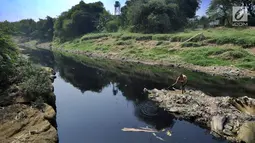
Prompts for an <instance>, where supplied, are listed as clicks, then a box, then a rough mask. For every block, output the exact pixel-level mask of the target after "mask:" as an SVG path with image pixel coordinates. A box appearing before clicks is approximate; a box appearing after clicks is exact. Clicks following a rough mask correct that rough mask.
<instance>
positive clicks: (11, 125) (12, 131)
mask: <svg viewBox="0 0 255 143" xmlns="http://www.w3.org/2000/svg"><path fill="white" fill-rule="evenodd" d="M24 64H25V63H24ZM26 64H29V63H26ZM25 66H27V65H23V66H19V67H18V69H19V72H20V75H18V76H24V77H22V78H21V81H20V82H14V83H13V84H11V85H9V86H8V88H7V89H6V90H4V91H2V92H1V96H0V97H1V98H0V105H1V109H0V119H1V120H0V123H1V126H0V132H1V133H0V140H1V141H3V142H49V143H55V142H57V140H58V135H57V129H56V128H57V125H56V105H55V95H54V94H53V93H52V91H53V86H52V82H53V77H54V76H53V72H51V70H49V69H40V68H36V67H33V66H31V67H29V68H34V69H28V68H27V67H25ZM28 70H30V71H28ZM24 73H25V74H28V75H25V74H24ZM29 74H31V75H29ZM27 78H28V79H27Z"/></svg>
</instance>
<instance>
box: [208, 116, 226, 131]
mask: <svg viewBox="0 0 255 143" xmlns="http://www.w3.org/2000/svg"><path fill="white" fill-rule="evenodd" d="M225 121H226V117H225V116H219V115H217V116H213V117H212V121H211V130H212V131H214V132H216V133H220V132H222V131H223V124H224V122H225Z"/></svg>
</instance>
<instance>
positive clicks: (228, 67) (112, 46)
mask: <svg viewBox="0 0 255 143" xmlns="http://www.w3.org/2000/svg"><path fill="white" fill-rule="evenodd" d="M252 31H254V30H252V29H243V30H236V29H225V28H224V29H209V30H203V31H191V32H183V33H175V34H154V35H150V34H133V33H131V34H128V33H105V34H104V33H101V34H87V35H84V36H83V37H81V38H77V39H75V40H73V41H68V42H65V43H53V47H54V49H55V50H61V51H65V52H71V53H74V54H81V55H87V56H90V57H96V58H102V57H103V58H107V59H113V60H121V61H128V62H136V63H143V64H148V65H161V66H166V67H180V68H186V69H189V70H194V71H198V72H204V73H209V74H211V75H220V76H226V77H227V76H235V77H254V76H255V71H254V70H255V66H254V65H255V63H254V62H255V55H254V53H253V52H251V51H252V49H253V47H254V46H255V44H254V43H255V39H254V38H253V37H254V36H255V35H253V33H254V32H253V33H252ZM199 33H201V34H199ZM238 35H240V36H238Z"/></svg>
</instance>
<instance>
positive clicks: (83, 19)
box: [54, 1, 105, 41]
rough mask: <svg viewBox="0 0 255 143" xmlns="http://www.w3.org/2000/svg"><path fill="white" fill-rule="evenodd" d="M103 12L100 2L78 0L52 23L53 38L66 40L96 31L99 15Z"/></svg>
mask: <svg viewBox="0 0 255 143" xmlns="http://www.w3.org/2000/svg"><path fill="white" fill-rule="evenodd" d="M104 12H105V9H104V6H103V3H102V2H95V3H89V4H86V3H84V2H83V1H80V3H79V4H77V5H75V6H73V7H72V8H71V9H70V10H68V11H66V12H63V13H62V14H61V15H60V16H59V17H58V18H57V20H56V22H55V24H54V28H55V32H54V38H55V39H59V40H60V41H66V40H69V39H72V38H74V37H77V36H81V35H83V34H86V33H89V32H94V31H97V29H98V23H99V19H100V16H101V15H102V14H103V13H104Z"/></svg>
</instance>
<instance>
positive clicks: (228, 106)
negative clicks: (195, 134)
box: [144, 89, 255, 143]
mask: <svg viewBox="0 0 255 143" xmlns="http://www.w3.org/2000/svg"><path fill="white" fill-rule="evenodd" d="M144 91H145V92H147V93H148V97H149V99H151V100H152V101H154V102H156V104H157V105H158V106H159V107H161V108H164V109H165V110H166V111H168V112H169V113H171V114H173V115H175V116H176V117H177V118H180V119H185V120H188V121H191V122H195V123H196V124H198V125H201V126H203V127H205V128H208V129H210V130H211V133H212V134H213V135H215V136H216V137H223V138H225V139H227V140H229V141H232V142H246V143H254V142H255V99H252V98H248V97H239V98H232V97H210V96H208V95H206V94H205V93H203V92H201V91H195V90H188V91H187V92H186V93H185V94H181V91H178V90H157V89H153V90H147V89H144Z"/></svg>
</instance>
